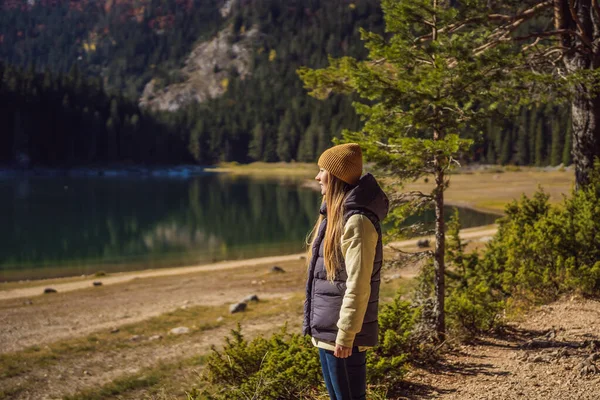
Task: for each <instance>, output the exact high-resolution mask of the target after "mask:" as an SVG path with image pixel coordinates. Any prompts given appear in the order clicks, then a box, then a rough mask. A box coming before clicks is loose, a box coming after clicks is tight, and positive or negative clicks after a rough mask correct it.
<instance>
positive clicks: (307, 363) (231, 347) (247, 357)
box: [190, 326, 325, 400]
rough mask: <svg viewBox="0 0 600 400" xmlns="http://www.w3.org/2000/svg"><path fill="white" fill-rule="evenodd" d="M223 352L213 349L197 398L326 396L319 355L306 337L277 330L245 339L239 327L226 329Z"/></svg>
mask: <svg viewBox="0 0 600 400" xmlns="http://www.w3.org/2000/svg"><path fill="white" fill-rule="evenodd" d="M225 341H226V344H225V347H224V348H223V350H221V351H219V350H217V349H216V347H214V346H213V348H212V353H211V354H210V356H209V357H208V360H207V374H206V380H207V383H208V384H209V387H210V390H208V391H205V392H203V393H195V394H192V395H190V399H191V400H200V399H215V400H217V399H261V400H271V399H272V400H297V399H313V398H315V397H316V396H317V395H319V394H323V393H324V392H325V386H324V384H323V379H322V377H321V364H320V362H319V354H318V352H317V350H316V349H315V348H314V347H313V345H312V343H310V339H309V338H307V337H302V336H299V335H295V334H288V333H287V332H286V328H285V327H284V328H283V329H282V330H281V332H279V333H276V334H274V335H272V336H271V337H269V338H264V337H257V338H255V339H253V340H251V341H247V340H246V339H245V338H244V337H243V335H242V332H241V328H240V327H239V326H238V328H237V329H234V330H232V331H231V337H227V338H226V339H225Z"/></svg>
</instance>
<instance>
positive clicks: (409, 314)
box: [367, 294, 420, 386]
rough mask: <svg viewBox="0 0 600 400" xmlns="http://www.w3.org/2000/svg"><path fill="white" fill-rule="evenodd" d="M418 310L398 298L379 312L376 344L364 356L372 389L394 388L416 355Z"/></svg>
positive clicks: (417, 346)
mask: <svg viewBox="0 0 600 400" xmlns="http://www.w3.org/2000/svg"><path fill="white" fill-rule="evenodd" d="M418 317H419V310H418V309H416V308H415V307H413V306H411V303H410V302H408V301H404V300H402V299H401V297H400V295H399V294H397V295H396V297H395V298H394V301H393V302H392V303H390V304H386V305H384V306H383V307H382V309H381V310H380V312H379V344H378V345H377V346H376V347H375V348H374V349H372V350H370V351H369V352H368V353H367V373H368V374H369V376H368V380H369V382H370V383H372V384H375V385H386V386H393V385H395V384H396V383H398V382H400V381H401V380H402V378H403V377H404V375H405V373H406V366H407V362H408V361H409V360H410V359H411V358H412V357H413V356H415V355H416V354H418V353H419V346H420V344H419V343H418V342H417V341H416V340H414V336H413V328H414V326H415V322H416V320H417V319H418Z"/></svg>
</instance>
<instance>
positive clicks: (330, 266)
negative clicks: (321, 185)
mask: <svg viewBox="0 0 600 400" xmlns="http://www.w3.org/2000/svg"><path fill="white" fill-rule="evenodd" d="M347 189H348V184H347V183H346V182H344V181H342V180H341V179H339V178H337V177H335V176H333V175H331V174H329V183H328V187H327V191H326V192H325V196H323V197H324V200H325V204H327V228H326V229H325V237H324V238H323V241H324V244H325V246H324V249H323V258H324V261H325V271H327V280H329V281H333V280H334V278H335V276H336V272H337V270H338V269H340V267H341V265H342V263H343V261H344V257H343V255H342V247H341V242H342V234H343V231H344V201H345V200H346V195H347V194H348V190H347ZM324 218H325V217H324V216H323V215H319V218H318V219H317V222H316V223H315V226H314V227H313V229H312V231H311V232H310V233H309V234H308V237H307V242H306V244H307V246H308V256H307V257H306V259H307V261H308V262H309V265H310V262H311V260H312V249H313V245H314V243H315V241H316V240H317V236H318V235H319V226H320V225H321V222H323V219H324ZM317 251H318V249H317Z"/></svg>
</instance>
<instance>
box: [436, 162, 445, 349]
mask: <svg viewBox="0 0 600 400" xmlns="http://www.w3.org/2000/svg"><path fill="white" fill-rule="evenodd" d="M440 164H441V163H440V160H439V159H436V174H435V184H436V189H435V252H434V257H433V265H434V268H435V281H434V285H435V309H434V315H435V330H436V333H437V337H438V340H439V341H440V342H441V341H443V340H444V339H445V337H446V313H445V311H444V307H445V294H446V293H445V292H446V282H445V274H446V271H445V270H446V265H445V262H444V254H445V245H446V233H445V226H444V170H443V169H442V167H441V165H440Z"/></svg>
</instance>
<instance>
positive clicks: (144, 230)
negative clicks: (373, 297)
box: [0, 173, 497, 282]
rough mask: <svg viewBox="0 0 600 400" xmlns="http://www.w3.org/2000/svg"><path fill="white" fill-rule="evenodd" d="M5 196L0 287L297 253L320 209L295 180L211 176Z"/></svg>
mask: <svg viewBox="0 0 600 400" xmlns="http://www.w3.org/2000/svg"><path fill="white" fill-rule="evenodd" d="M0 193H2V196H0V221H1V225H0V282H4V281H15V280H22V279H40V278H51V277H63V276H75V275H83V274H93V273H95V272H98V271H105V272H116V271H126V270H137V269H147V268H159V267H170V266H176V265H191V264H204V263H211V262H216V261H222V260H232V259H244V258H253V257H262V256H270V255H280V254H290V253H298V252H301V251H303V243H304V239H305V237H306V234H307V232H308V231H309V230H310V229H311V227H312V225H313V223H314V220H315V219H316V217H317V215H318V209H319V204H320V194H319V193H317V192H316V191H314V190H312V189H309V188H306V187H303V186H302V182H301V181H298V180H262V179H261V180H256V179H250V178H244V177H237V176H231V175H226V174H210V173H207V174H203V175H199V176H193V177H187V178H174V177H140V176H131V177H125V176H118V177H68V176H50V177H3V178H1V179H0ZM459 212H460V215H461V220H462V222H463V227H472V226H478V225H487V224H491V223H493V222H494V220H495V219H496V218H497V216H496V215H491V214H485V213H481V212H477V211H473V210H469V209H459ZM424 218H426V219H428V220H432V216H431V215H427V216H425V217H424Z"/></svg>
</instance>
